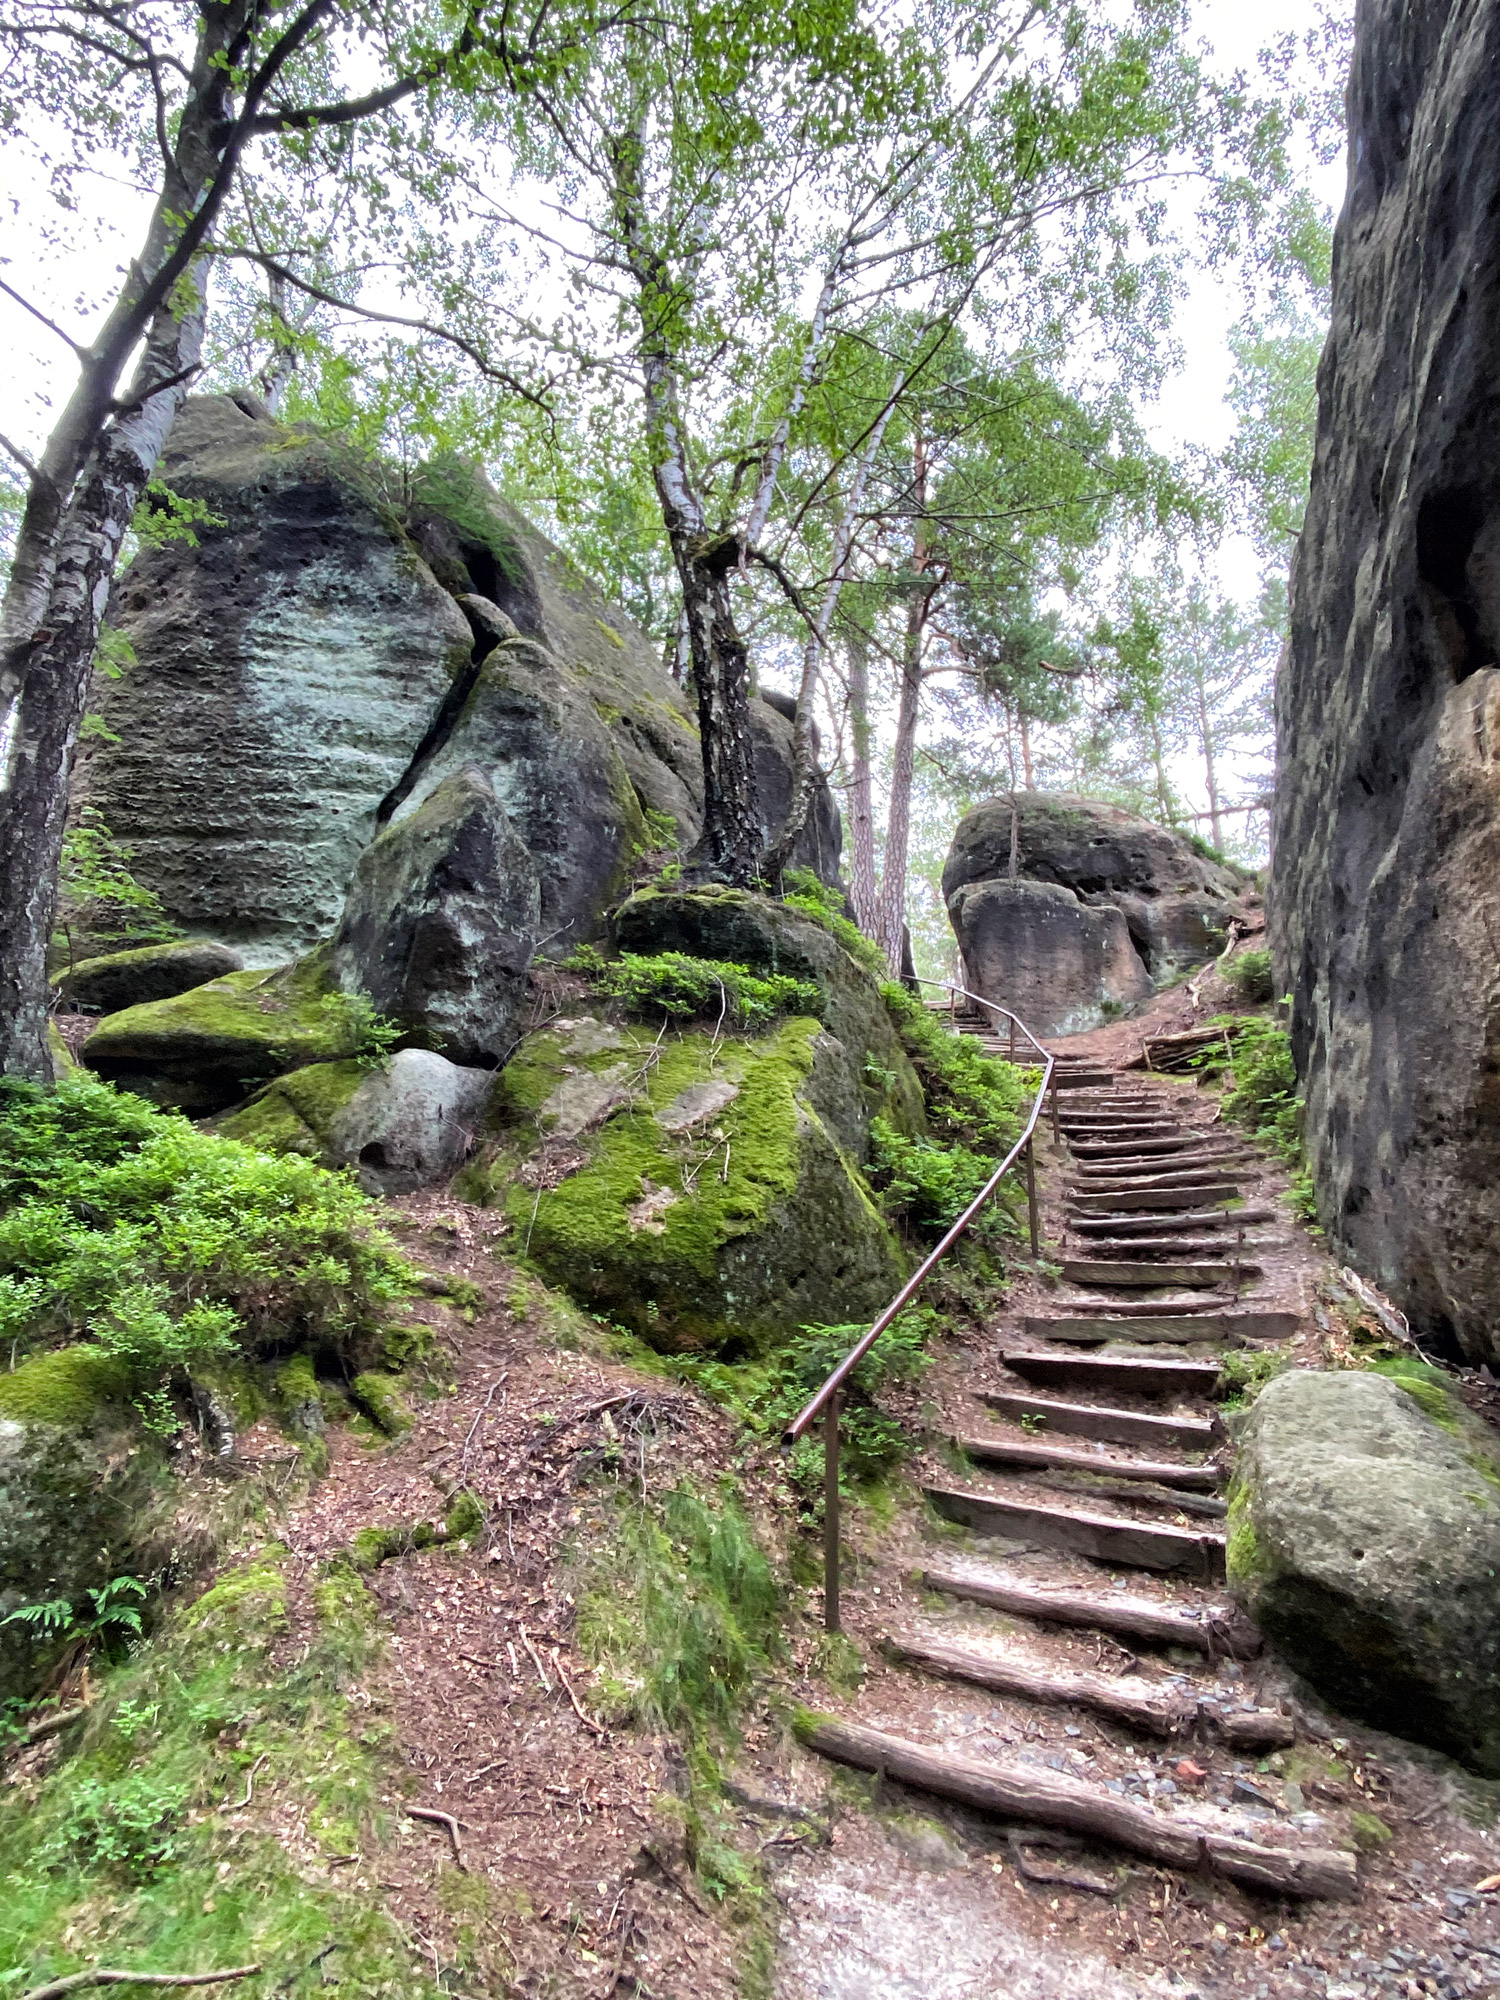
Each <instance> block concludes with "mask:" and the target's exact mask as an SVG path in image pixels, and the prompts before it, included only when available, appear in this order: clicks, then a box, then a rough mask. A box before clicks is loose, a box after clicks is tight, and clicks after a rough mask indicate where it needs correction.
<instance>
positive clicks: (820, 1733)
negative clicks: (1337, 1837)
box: [796, 1715, 1359, 1899]
mask: <svg viewBox="0 0 1500 2000" xmlns="http://www.w3.org/2000/svg"><path fill="white" fill-rule="evenodd" d="M796 1729H797V1734H798V1736H799V1738H800V1739H801V1741H802V1742H803V1743H804V1744H805V1745H806V1746H807V1748H808V1749H810V1750H816V1751H818V1752H819V1753H820V1754H821V1755H822V1756H825V1757H832V1758H834V1759H835V1760H836V1761H837V1762H839V1763H841V1764H851V1765H853V1766H854V1768H855V1769H856V1770H859V1771H878V1772H880V1773H881V1775H882V1776H883V1777H886V1778H893V1779H895V1780H896V1781H897V1782H898V1783H899V1784H906V1785H915V1786H917V1787H919V1788H920V1789H922V1790H924V1791H928V1792H932V1793H934V1794H936V1795H937V1796H938V1797H940V1798H947V1799H957V1800H958V1801H959V1802H960V1803H961V1804H963V1805H968V1806H973V1807H976V1808H977V1809H978V1810H979V1811H981V1812H991V1813H997V1814H999V1815H1000V1816H1002V1817H1003V1818H1006V1819H1019V1820H1029V1821H1030V1822H1031V1823H1032V1825H1034V1826H1035V1825H1040V1826H1060V1827H1066V1828H1068V1829H1069V1830H1070V1831H1072V1832H1074V1833H1083V1834H1087V1835H1091V1836H1093V1837H1095V1838H1098V1839H1101V1840H1108V1841H1111V1842H1113V1843H1114V1844H1115V1845H1116V1846H1118V1847H1124V1848H1126V1849H1128V1850H1129V1851H1130V1852H1131V1853H1133V1854H1144V1855H1146V1856H1148V1857H1149V1858H1150V1859H1151V1860H1153V1861H1159V1862H1163V1863H1165V1864H1166V1865H1167V1866H1169V1867H1173V1868H1185V1869H1191V1870H1194V1871H1196V1872H1199V1873H1210V1872H1211V1873H1215V1874H1219V1875H1222V1876H1224V1877H1225V1878H1226V1879H1227V1880H1229V1881H1234V1882H1241V1883H1243V1884H1245V1885H1246V1886H1247V1887H1249V1888H1252V1889H1256V1890H1258V1891H1260V1892H1261V1893H1262V1894H1270V1895H1280V1896H1297V1897H1306V1898H1315V1897H1338V1898H1342V1899H1348V1898H1351V1897H1353V1896H1355V1895H1357V1894H1358V1893H1359V1871H1358V1868H1357V1866H1356V1859H1355V1856H1354V1855H1352V1854H1345V1853H1343V1852H1342V1851H1341V1850H1337V1849H1333V1848H1314V1847H1306V1848H1275V1847H1262V1846H1261V1845H1260V1844H1259V1843H1258V1842H1256V1841H1253V1840H1246V1839H1243V1838H1242V1837H1240V1836H1239V1835H1233V1834H1224V1833H1219V1832H1217V1831H1207V1830H1205V1829H1204V1828H1203V1827H1200V1826H1198V1825H1197V1824H1196V1823H1195V1822H1194V1821H1192V1820H1189V1819H1179V1818H1177V1817H1176V1816H1175V1815H1173V1814H1168V1813H1159V1812H1156V1811H1154V1810H1153V1809H1152V1808H1151V1807H1150V1806H1147V1805H1137V1804H1136V1803H1135V1802H1134V1801H1133V1800H1131V1799H1125V1798H1121V1797H1120V1796H1119V1795H1118V1794H1117V1793H1115V1792H1108V1791H1105V1790H1104V1789H1103V1788H1102V1787H1101V1786H1098V1785H1090V1784H1086V1783H1085V1782H1084V1781H1083V1780H1082V1779H1081V1778H1074V1777H1070V1776H1068V1775H1067V1774H1066V1773H1065V1772H1062V1771H1050V1770H1046V1769H1044V1768H1040V1767H1038V1766H1037V1765H1035V1764H1020V1763H1014V1764H1000V1763H992V1762H990V1761H989V1760H988V1759H980V1758H977V1757H956V1756H954V1755H952V1754H951V1753H950V1752H948V1751H944V1750H932V1749H929V1748H928V1747H927V1746H926V1745H925V1744H921V1743H913V1742H910V1741H909V1740H908V1739H907V1738H905V1737H902V1736H891V1735H888V1734H887V1733H886V1732H885V1731H884V1730H880V1729H865V1728H863V1727H861V1726H860V1725H859V1724H858V1723H853V1722H845V1721H843V1720H841V1719H840V1718H839V1717H837V1716H832V1715H807V1716H804V1717H801V1718H800V1719H799V1720H798V1722H797V1724H796Z"/></svg>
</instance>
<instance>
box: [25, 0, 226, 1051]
mask: <svg viewBox="0 0 1500 2000" xmlns="http://www.w3.org/2000/svg"><path fill="white" fill-rule="evenodd" d="M247 13H248V0H230V4H229V5H228V6H225V7H222V8H213V9H209V10H207V12H206V13H205V15H204V16H203V18H202V21H201V24H200V30H199V38H198V47H197V50H196V54H195V60H194V66H193V74H192V80H191V85H190V88H189V92H188V96H187V100H186V104H185V107H184V110H183V114H182V117H181V120H180V122H179V125H178V131H177V138H176V145H175V147H174V150H173V154H172V159H171V162H170V165H169V166H168V168H167V171H166V173H165V175H164V178H163V185H162V191H161V194H160V197H159V199H158V201H157V204H156V208H155V211H154V212H153V215H152V219H151V224H150V227H149V229H148V232H147V239H146V244H145V247H144V249H143V251H142V254H141V257H140V258H139V260H138V261H137V262H135V263H134V264H133V266H132V268H131V272H130V275H129V278H128V279H127V282H126V285H125V287H124V288H123V290H122V292H121V294H120V297H119V298H118V299H117V300H116V302H115V305H114V307H113V309H112V310H111V312H110V314H109V316H108V318H107V320H106V321H105V324H104V328H103V329H102V331H101V333H100V335H99V338H98V339H97V340H96V341H95V343H94V344H93V346H92V347H91V348H90V350H89V352H88V355H87V357H86V358H85V361H84V365H83V370H82V374H81V376H80V379H79V383H78V386H77V388H76V389H75V390H74V392H73V395H72V396H71V397H70V399H69V401H68V404H67V407H66V408H65V410H64V412H63V415H62V417H61V419H60V420H59V422H58V425H57V427H56V429H55V430H54V431H53V433H52V436H51V437H50V438H49V439H48V441H47V447H46V450H45V451H44V452H43V454H42V458H41V461H40V463H39V465H38V467H37V470H36V473H35V475H34V477H33V478H32V480H31V484H30V489H29V491H28V494H27V501H26V509H25V512H24V514H23V516H22V521H21V527H20V531H19V533H18V536H17V541H16V554H15V561H14V563H13V565H12V570H11V576H10V581H9V584H8V586H7V589H6V594H5V605H4V610H3V614H0V882H3V883H4V885H5V893H4V897H3V899H0V1074H5V1075H12V1076H22V1077H27V1078H30V1079H31V1080H32V1081H34V1082H45V1081H47V1080H48V1079H50V1077H51V1074H52V1061H51V1054H50V1051H49V1049H48V1045H47V998H48V996H47V975H46V958H47V944H48V938H49V935H50V932H51V928H52V920H53V914H54V911H55V909H56V905H57V870H58V863H59V860H60V858H61V853H62V837H63V825H64V821H65V818H66V814H67V788H68V778H69V774H70V772H71V769H72V763H73V756H74V752H75V749H76V747H77V741H78V727H79V724H80V722H81V721H82V719H83V709H84V703H85V700H86V698H87V693H88V684H89V672H90V668H91V665H92V662H93V657H94V648H95V646H96V644H97V642H98V636H99V623H100V619H101V617H102V615H103V611H104V606H105V603H106V601H107V599H108V596H109V588H110V583H111V580H112V578H113V575H114V566H115V561H116V559H117V557H118V555H119V550H120V543H121V541H122V540H123V538H124V535H125V532H126V530H127V528H128V527H129V526H130V521H131V517H132V516H133V514H134V513H135V510H136V507H137V505H138V504H139V502H140V499H141V496H142V494H143V493H144V491H145V488H146V485H147V483H148V481H149V480H150V478H151V476H152V474H153V472H154V471H155V469H156V464H157V460H158V458H159V457H160V455H161V449H162V446H163V444H164V443H165V441H166V436H167V432H168V431H169V430H170V429H171V426H172V420H173V418H174V417H175V416H176V414H177V411H178V409H179V408H180V407H181V404H182V402H183V399H184V398H185V396H186V395H187V382H186V380H185V379H184V378H185V377H186V376H187V375H189V374H192V373H195V372H196V370H197V367H198V361H199V354H200V352H201V348H202V342H203V321H204V307H203V293H202V277H201V270H202V267H201V266H199V267H197V268H196V269H189V270H185V271H184V272H183V274H182V276H181V277H179V278H178V279H177V280H176V282H175V283H174V284H172V285H171V287H170V289H169V290H168V291H167V292H166V296H165V299H164V302H163V303H162V304H161V305H160V306H158V307H157V308H156V309H155V311H154V313H152V314H151V316H150V319H149V323H148V325H147V326H146V328H145V346H144V349H143V351H142V353H141V358H140V361H139V363H138V365H137V367H136V371H135V375H134V378H133V380H132V382H131V385H130V388H129V390H128V391H127V393H126V395H125V396H124V397H123V398H122V399H121V400H120V401H119V402H116V400H115V398H116V394H117V384H118V381H119V376H120V371H121V370H122V369H123V367H124V365H125V363H126V361H127V360H128V359H129V355H130V352H131V350H132V348H133V347H134V346H135V344H136V341H137V339H138V338H139V330H138V319H137V317H136V316H137V315H138V313H139V310H140V309H141V308H142V307H143V306H144V304H145V302H146V300H147V299H149V298H150V297H151V296H152V292H151V288H152V286H153V285H159V284H161V283H164V281H165V278H166V275H167V272H168V266H169V265H171V263H172V260H173V258H174V256H175V255H177V253H178V251H179V246H181V245H182V243H183V240H184V235H185V230H186V229H195V230H198V231H199V232H200V234H199V235H198V236H195V237H193V238H190V240H201V229H202V228H204V227H206V224H207V219H208V216H209V214H210V213H211V211H212V209H213V208H214V207H216V206H217V202H218V200H219V199H220V198H221V197H222V193H223V185H222V176H221V173H220V169H221V166H222V164H223V161H224V159H225V157H226V151H227V149H228V148H229V146H230V145H231V142H233V143H235V144H237V143H239V140H238V138H237V136H236V135H235V133H234V127H233V120H232V118H231V116H230V102H229V91H230V86H231V79H232V77H233V75H234V71H235V67H236V64H237V62H238V60H239V58H240V54H241V52H242V50H243V46H244V35H245V22H246V18H247ZM185 218H187V219H190V220H188V221H186V222H185Z"/></svg>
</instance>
